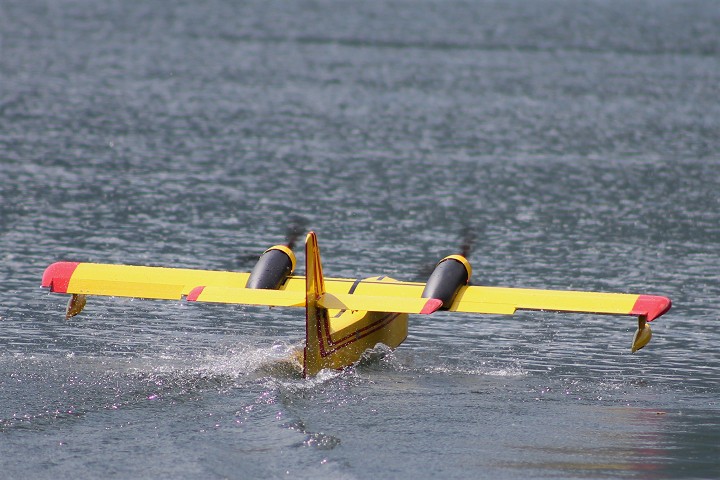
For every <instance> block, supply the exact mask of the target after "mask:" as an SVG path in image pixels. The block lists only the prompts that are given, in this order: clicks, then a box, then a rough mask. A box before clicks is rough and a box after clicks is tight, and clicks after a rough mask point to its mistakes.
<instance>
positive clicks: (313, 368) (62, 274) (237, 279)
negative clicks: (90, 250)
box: [42, 232, 671, 376]
mask: <svg viewBox="0 0 720 480" xmlns="http://www.w3.org/2000/svg"><path fill="white" fill-rule="evenodd" d="M305 261H306V269H305V276H304V277H303V276H300V275H294V274H293V272H294V270H295V265H296V260H295V254H294V253H293V251H292V249H291V248H290V247H289V246H287V245H275V246H273V247H270V248H269V249H268V250H266V251H265V252H264V253H263V254H262V255H261V256H260V259H259V260H258V262H257V264H256V265H255V267H254V268H253V269H252V271H251V272H250V273H240V272H223V271H212V270H192V269H183V268H164V267H143V266H130V265H109V264H98V263H77V262H57V263H54V264H52V265H50V266H49V267H48V268H47V269H46V270H45V273H44V274H43V278H42V286H43V287H45V288H49V289H50V291H52V292H56V293H67V294H72V297H71V298H70V300H69V302H68V308H67V312H66V318H70V317H72V316H74V315H77V314H78V313H80V311H82V309H83V307H84V306H85V302H86V296H88V295H103V296H119V297H139V298H153V299H167V300H180V299H182V298H183V297H185V299H186V300H187V301H189V302H215V303H231V304H247V305H267V306H278V307H304V308H305V347H304V349H302V350H300V351H298V352H297V353H298V355H297V357H298V359H299V360H300V362H301V363H302V369H303V376H312V375H315V374H317V373H318V372H319V371H320V370H322V369H325V368H331V369H339V368H343V367H346V366H349V365H352V364H353V363H355V362H357V361H358V360H359V359H360V356H361V355H362V354H363V352H364V351H365V350H367V349H371V348H373V347H374V346H375V345H377V344H378V343H383V344H385V345H387V346H388V347H390V348H393V349H394V348H396V347H398V346H399V345H400V344H401V343H402V342H403V341H404V340H405V338H406V337H407V331H408V314H410V313H413V314H431V313H433V312H436V311H438V310H448V311H451V312H469V313H485V314H513V313H514V312H515V311H516V310H518V309H522V310H550V311H561V312H580V313H600V314H617V315H634V316H637V317H638V330H637V331H636V332H635V336H634V338H633V342H632V351H633V352H635V351H636V350H639V349H641V348H642V347H644V346H645V345H647V343H648V342H649V341H650V337H651V335H652V334H651V331H650V326H649V325H648V324H647V323H648V322H650V321H652V320H654V319H656V318H658V317H659V316H661V315H663V314H664V313H665V312H667V311H668V310H669V309H670V305H671V303H670V299H668V298H666V297H661V296H656V295H634V294H622V293H598V292H577V291H555V290H531V289H521V288H503V287H482V286H470V285H468V282H469V279H470V276H471V273H472V269H471V267H470V263H469V262H468V260H467V259H466V258H465V257H464V256H463V255H450V256H447V257H445V258H443V259H442V260H440V262H439V263H438V264H437V266H436V267H435V269H434V270H433V272H432V274H431V275H430V277H429V278H428V281H427V282H426V283H414V282H399V281H396V280H393V279H391V278H389V277H385V276H380V277H371V278H366V279H346V278H325V277H324V276H323V270H322V264H321V262H320V250H319V248H318V243H317V237H316V235H315V233H314V232H310V233H309V234H308V235H307V237H306V239H305Z"/></svg>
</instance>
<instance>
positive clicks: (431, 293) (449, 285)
mask: <svg viewBox="0 0 720 480" xmlns="http://www.w3.org/2000/svg"><path fill="white" fill-rule="evenodd" d="M470 275H472V268H471V267H470V262H468V261H467V259H466V258H465V257H463V256H462V255H449V256H447V257H445V258H443V259H442V260H440V261H439V262H438V264H437V265H436V266H435V270H433V272H432V273H431V274H430V278H428V281H427V283H426V284H425V290H423V293H422V298H437V299H438V300H442V302H443V305H442V308H443V309H444V310H447V309H448V308H450V306H451V305H452V303H453V301H454V300H455V295H457V292H458V290H460V287H462V286H463V285H467V283H468V282H469V281H470Z"/></svg>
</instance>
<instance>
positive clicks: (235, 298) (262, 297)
mask: <svg viewBox="0 0 720 480" xmlns="http://www.w3.org/2000/svg"><path fill="white" fill-rule="evenodd" d="M187 301H188V302H212V303H235V304H243V305H267V306H269V307H304V306H305V294H304V293H303V292H300V291H295V290H292V291H289V290H269V289H260V288H257V289H256V288H233V287H218V286H206V287H202V286H201V287H196V288H193V289H192V290H191V291H190V293H189V294H188V296H187Z"/></svg>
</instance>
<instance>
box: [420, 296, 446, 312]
mask: <svg viewBox="0 0 720 480" xmlns="http://www.w3.org/2000/svg"><path fill="white" fill-rule="evenodd" d="M442 305H443V301H442V300H439V299H437V298H429V299H428V301H427V302H425V306H424V307H423V309H422V310H421V311H420V313H422V314H424V315H428V314H431V313H433V312H437V311H438V309H439V308H440V307H442Z"/></svg>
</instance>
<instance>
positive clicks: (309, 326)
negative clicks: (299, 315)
mask: <svg viewBox="0 0 720 480" xmlns="http://www.w3.org/2000/svg"><path fill="white" fill-rule="evenodd" d="M305 264H306V266H305V355H304V360H303V376H304V377H308V376H312V375H315V374H317V373H318V372H319V371H320V370H322V368H323V367H322V355H321V350H320V335H321V331H322V325H323V324H327V322H328V312H327V309H325V308H323V307H321V306H320V305H319V304H318V299H319V298H320V297H321V296H322V294H323V293H325V281H324V279H323V271H322V263H321V262H320V249H319V248H318V243H317V236H316V235H315V232H310V233H308V235H307V237H306V238H305Z"/></svg>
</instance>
